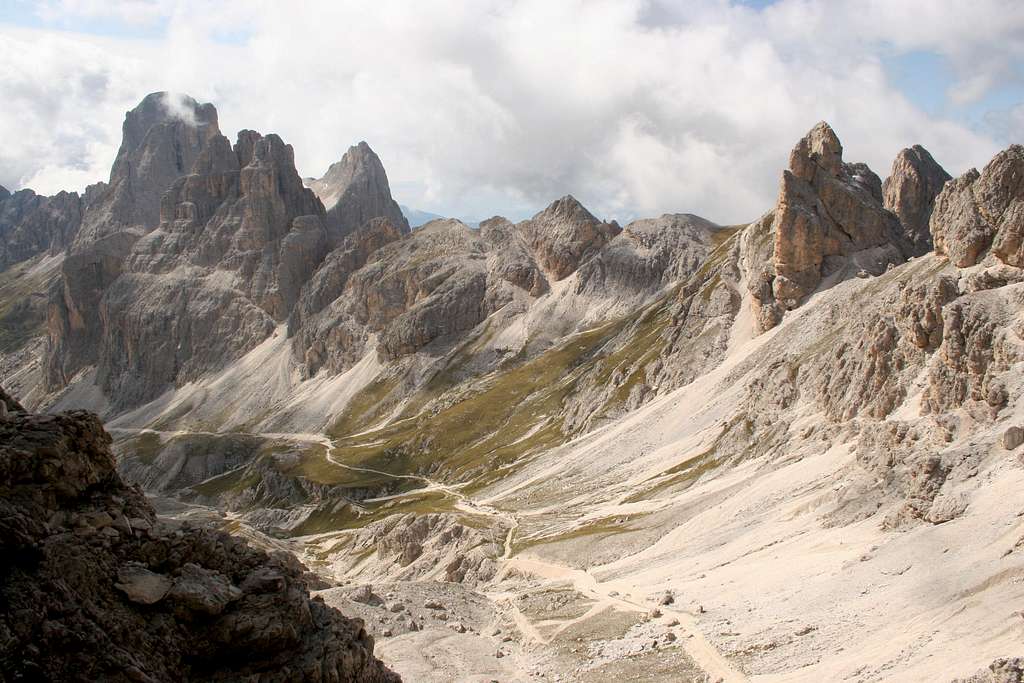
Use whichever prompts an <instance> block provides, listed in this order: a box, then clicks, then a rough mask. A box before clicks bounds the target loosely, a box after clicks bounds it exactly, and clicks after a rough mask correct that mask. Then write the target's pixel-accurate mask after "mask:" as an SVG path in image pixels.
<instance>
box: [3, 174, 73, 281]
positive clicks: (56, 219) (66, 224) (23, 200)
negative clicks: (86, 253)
mask: <svg viewBox="0 0 1024 683" xmlns="http://www.w3.org/2000/svg"><path fill="white" fill-rule="evenodd" d="M4 192H5V193H6V190H4ZM82 210H83V206H82V200H81V198H80V197H79V196H78V194H76V193H74V192H60V193H58V194H56V195H54V196H52V197H42V196H40V195H37V194H36V193H35V192H33V191H32V190H21V191H19V192H15V193H14V194H13V195H12V194H10V193H7V194H5V195H4V194H0V271H2V270H5V269H6V268H9V267H10V266H11V265H13V264H15V263H20V262H21V261H25V260H28V259H30V258H32V257H33V256H36V255H38V254H49V255H51V256H55V255H57V254H59V253H60V252H62V251H63V250H64V249H65V248H67V247H68V245H70V244H71V242H72V241H73V240H74V238H75V235H76V234H77V233H78V229H79V227H80V226H81V224H82Z"/></svg>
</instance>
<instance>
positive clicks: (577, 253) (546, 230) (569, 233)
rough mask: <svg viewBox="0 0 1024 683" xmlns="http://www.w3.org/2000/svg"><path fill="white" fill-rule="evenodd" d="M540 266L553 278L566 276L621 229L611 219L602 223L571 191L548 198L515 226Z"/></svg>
mask: <svg viewBox="0 0 1024 683" xmlns="http://www.w3.org/2000/svg"><path fill="white" fill-rule="evenodd" d="M516 230H517V231H518V232H519V234H520V235H522V237H523V239H524V240H525V242H526V244H527V246H528V247H529V249H530V251H532V252H533V254H534V256H535V257H536V259H537V262H538V263H539V264H540V266H541V267H542V268H543V269H544V270H545V271H546V272H547V273H549V274H550V275H551V277H552V279H553V280H555V281H558V280H561V279H563V278H566V277H568V276H569V275H571V274H572V273H574V272H575V271H576V269H577V268H579V266H580V265H581V264H582V263H584V262H585V261H587V260H589V259H590V257H592V256H593V255H594V254H595V253H597V252H598V251H599V250H600V249H601V247H603V246H604V245H605V244H607V243H608V242H609V241H610V240H611V239H612V238H613V237H615V236H616V235H618V234H619V233H620V232H622V228H620V227H619V224H618V223H616V222H615V221H612V222H611V223H604V222H602V221H600V220H598V219H597V218H595V217H594V214H592V213H590V212H589V211H587V209H586V207H584V206H583V205H582V204H580V203H579V201H577V199H576V198H575V197H573V196H572V195H569V194H567V195H565V196H564V197H562V198H561V199H558V200H556V201H554V202H552V203H551V204H550V205H549V206H548V207H547V208H546V209H544V210H543V211H541V212H540V213H538V214H537V215H535V216H534V217H533V218H531V219H529V220H526V221H523V222H522V223H519V224H518V225H517V226H516Z"/></svg>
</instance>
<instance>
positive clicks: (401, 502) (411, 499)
mask: <svg viewBox="0 0 1024 683" xmlns="http://www.w3.org/2000/svg"><path fill="white" fill-rule="evenodd" d="M451 510H452V506H451V500H450V499H449V497H448V496H447V495H446V494H444V493H443V492H440V491H428V492H426V493H423V494H422V495H409V496H403V497H401V498H395V499H393V500H387V501H380V502H378V503H370V504H362V505H359V506H356V505H353V504H350V503H341V504H338V503H332V504H330V505H323V506H321V507H319V508H317V509H316V510H314V511H313V512H312V513H311V514H310V515H309V517H307V518H306V519H305V520H304V521H303V522H302V524H300V525H299V526H297V527H295V529H294V530H293V531H292V535H294V536H310V535H313V534H323V533H328V532H331V531H346V530H350V529H358V528H361V527H364V526H366V525H368V524H372V523H373V522H376V521H379V520H382V519H384V518H385V517H389V516H391V515H395V514H402V515H404V514H408V513H410V512H411V513H415V514H419V515H426V514H433V513H440V512H451Z"/></svg>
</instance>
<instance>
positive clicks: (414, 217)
mask: <svg viewBox="0 0 1024 683" xmlns="http://www.w3.org/2000/svg"><path fill="white" fill-rule="evenodd" d="M398 208H400V209H401V210H402V215H404V216H405V220H407V221H409V227H410V228H413V229H416V228H418V227H420V226H421V225H425V224H427V223H429V222H430V221H434V220H437V219H438V218H444V216H439V215H437V214H436V213H430V212H429V211H420V210H419V209H414V208H412V207H411V206H406V205H405V204H399V205H398Z"/></svg>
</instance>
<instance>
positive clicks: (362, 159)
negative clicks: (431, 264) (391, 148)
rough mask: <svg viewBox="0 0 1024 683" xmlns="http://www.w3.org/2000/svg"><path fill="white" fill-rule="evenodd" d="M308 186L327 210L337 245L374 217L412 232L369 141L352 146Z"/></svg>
mask: <svg viewBox="0 0 1024 683" xmlns="http://www.w3.org/2000/svg"><path fill="white" fill-rule="evenodd" d="M307 185H308V187H309V188H310V189H312V190H313V191H314V192H315V193H316V195H317V196H318V197H319V198H320V201H322V202H323V204H324V207H325V208H326V209H327V224H328V227H329V229H330V231H331V238H332V243H333V244H337V243H338V241H339V240H340V239H341V238H342V237H344V236H345V235H347V234H349V233H350V232H352V231H353V230H355V229H356V228H358V227H359V226H361V225H363V224H364V223H366V222H367V221H368V220H370V219H371V218H386V219H388V220H389V221H390V222H391V223H392V224H393V225H394V226H396V227H398V228H400V229H404V230H405V231H408V230H409V223H408V221H407V220H406V219H405V216H404V215H403V214H402V210H401V208H399V206H398V202H396V201H395V200H394V199H392V198H391V187H390V186H389V185H388V176H387V173H385V171H384V165H383V164H382V163H381V161H380V158H379V157H378V156H377V155H376V154H375V153H374V151H373V150H372V149H370V146H369V145H368V144H366V143H365V142H360V143H359V144H358V145H355V146H353V147H349V149H348V151H347V152H345V155H344V156H343V157H342V158H341V161H339V162H337V163H334V164H331V167H330V168H329V169H327V173H326V174H325V175H324V177H323V178H320V179H318V180H309V181H307Z"/></svg>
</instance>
